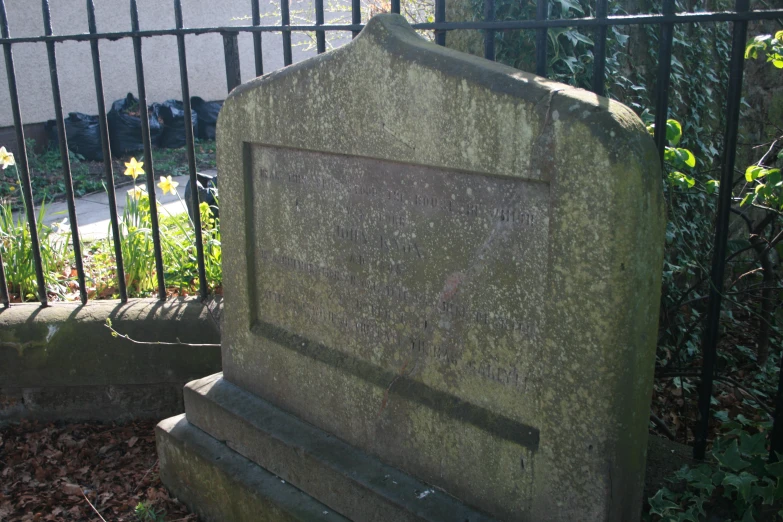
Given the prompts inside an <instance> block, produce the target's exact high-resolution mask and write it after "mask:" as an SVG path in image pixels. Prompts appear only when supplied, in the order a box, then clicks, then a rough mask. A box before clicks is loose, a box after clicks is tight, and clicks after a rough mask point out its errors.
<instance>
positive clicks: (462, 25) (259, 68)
mask: <svg viewBox="0 0 783 522" xmlns="http://www.w3.org/2000/svg"><path fill="white" fill-rule="evenodd" d="M173 2H174V13H175V15H174V20H173V22H174V27H173V28H171V29H156V30H142V29H141V28H140V27H139V13H138V7H137V3H136V0H130V13H131V28H130V30H129V31H114V32H100V31H98V28H97V26H96V21H95V8H94V5H93V0H86V5H87V14H88V22H89V24H88V25H89V32H88V33H86V34H54V31H53V28H52V20H51V15H50V9H49V2H48V0H42V16H43V20H44V28H45V31H44V32H45V34H43V35H40V36H31V37H18V38H14V37H12V36H11V34H10V29H9V20H8V17H7V15H6V6H5V0H0V45H2V46H3V51H4V55H5V63H6V74H7V79H8V87H9V94H10V98H11V105H12V113H13V119H14V128H15V132H16V139H17V144H18V147H19V151H18V153H17V165H18V172H19V175H20V179H21V183H22V186H21V188H22V192H23V194H24V199H25V208H24V211H25V215H26V218H27V222H28V226H29V229H30V236H31V242H32V256H33V264H34V268H35V276H36V285H37V294H38V299H39V301H40V303H41V305H42V306H46V305H47V303H48V297H47V289H46V283H45V279H44V273H43V265H42V259H41V252H40V244H39V241H38V236H37V231H36V215H35V206H34V204H33V196H32V190H31V182H30V171H29V166H28V162H27V151H26V146H25V140H24V129H23V121H22V114H21V111H20V108H19V96H18V93H19V90H18V85H17V79H16V73H15V66H14V61H13V45H15V44H21V43H43V44H45V45H46V48H47V53H48V59H49V68H50V80H51V85H52V94H53V101H54V108H55V116H56V125H57V129H58V136H59V138H58V139H59V146H60V153H61V158H62V163H63V180H64V183H65V187H66V201H67V205H68V215H69V218H70V223H71V234H72V235H71V238H72V243H73V249H74V256H75V258H76V259H75V260H74V262H75V263H74V266H75V267H76V271H77V280H78V285H79V293H80V298H81V301H82V303H86V302H87V292H86V287H85V273H84V266H83V264H82V259H81V257H82V254H81V248H80V244H79V231H78V225H77V220H76V210H75V206H74V205H75V203H74V192H73V187H72V178H71V169H70V163H69V159H68V143H67V136H66V133H65V125H64V116H63V110H62V99H61V91H60V86H59V79H58V73H57V71H58V64H57V58H56V44H58V43H63V42H73V41H76V42H90V46H91V51H92V60H93V72H94V81H95V88H96V95H97V102H98V112H99V127H100V135H101V145H102V150H103V160H104V174H105V178H106V180H105V181H106V184H107V188H108V190H107V191H108V194H109V206H110V217H111V230H112V238H113V243H114V251H115V257H116V276H117V285H118V289H119V295H120V299H121V300H122V301H125V300H127V290H126V281H125V275H124V271H123V252H122V249H121V242H120V228H119V219H118V215H117V206H116V201H115V198H114V176H113V171H112V154H111V148H110V144H109V138H110V137H109V130H108V126H107V120H106V101H105V97H104V90H103V79H102V71H101V59H100V48H99V43H100V42H101V41H113V40H120V39H125V38H130V39H132V42H133V52H134V58H135V66H136V81H137V89H138V93H139V103H140V106H141V107H147V96H146V89H145V79H144V64H143V60H142V41H143V39H144V38H150V37H166V36H169V37H171V36H173V37H175V38H176V40H177V51H178V62H179V71H180V85H181V92H182V99H183V106H184V111H185V118H184V121H185V141H186V151H187V160H188V174H189V178H190V183H191V190H192V192H191V197H192V198H193V202H194V203H195V206H196V207H197V206H198V203H197V202H198V188H197V187H198V183H197V172H196V162H195V148H194V147H195V146H194V141H195V140H194V135H193V127H192V118H191V107H190V103H189V100H190V88H189V78H188V65H187V53H186V45H185V43H186V42H185V37H186V36H189V35H205V34H220V35H222V36H223V43H224V54H225V66H226V79H227V87H228V90H229V91H230V90H231V89H233V88H234V87H236V86H237V85H238V84H239V83H241V77H240V72H239V71H240V69H239V52H238V45H237V35H239V34H240V33H250V34H252V37H253V55H254V61H255V63H254V65H255V73H256V75H258V76H260V75H262V74H263V73H264V64H263V56H262V50H263V40H262V35H263V34H264V33H282V52H283V62H284V64H285V65H290V64H291V63H292V62H293V55H292V42H291V35H292V33H295V32H300V33H311V32H312V33H314V34H315V38H316V49H317V52H318V54H321V53H323V52H325V51H326V33H327V32H336V31H345V32H350V33H351V35H352V36H353V37H355V36H356V35H357V34H358V33H359V31H361V30H362V28H363V27H364V25H363V24H362V23H361V22H362V12H361V4H360V0H351V8H350V17H351V23H350V24H326V23H324V0H314V6H313V7H314V17H315V24H314V25H302V24H294V25H292V24H291V14H290V6H289V0H280V24H279V25H262V24H261V15H260V6H259V0H250V8H251V13H252V15H251V25H242V26H230V27H229V26H217V27H186V24H185V19H184V17H183V12H182V2H181V0H173ZM607 3H608V2H607V0H596V12H595V14H596V15H595V16H594V17H583V18H570V19H551V18H548V12H547V7H548V2H547V1H546V0H537V2H536V13H535V19H531V20H515V21H508V20H503V21H499V20H496V19H495V0H484V12H483V15H484V20H476V21H467V22H448V21H446V8H445V7H446V6H445V0H434V7H435V10H434V21H433V22H428V23H416V24H412V25H413V27H414V28H415V29H419V30H426V31H434V40H435V43H436V44H438V45H445V44H446V34H447V32H448V31H453V30H458V29H459V30H465V29H472V30H479V31H483V32H484V56H485V58H487V59H490V60H494V59H495V39H496V33H497V32H501V31H511V30H529V31H534V32H535V42H536V52H535V72H536V73H537V74H538V75H540V76H546V72H547V45H548V44H547V39H548V34H547V32H548V30H549V29H556V28H563V27H568V28H590V29H594V34H595V44H594V47H593V55H594V59H595V61H594V68H593V78H592V90H593V92H595V93H596V94H599V95H603V94H604V89H605V85H604V83H605V75H606V71H605V69H606V41H607V29H608V28H609V27H616V26H643V25H657V26H658V27H659V35H658V44H659V55H658V75H657V77H658V79H657V85H656V90H655V93H654V100H655V111H656V112H655V116H656V127H655V141H656V146H657V148H658V153H659V155H660V157H661V159H662V158H663V152H664V147H665V143H666V137H665V129H666V120H667V114H668V97H669V79H670V75H671V65H672V39H673V33H674V27H675V25H677V24H693V23H704V22H728V23H733V37H732V55H731V56H732V57H731V64H730V78H729V85H728V95H727V107H726V109H725V114H726V120H727V130H726V133H725V136H724V144H725V147H724V158H723V162H722V173H721V183H720V195H719V207H718V219H717V226H716V231H715V248H714V258H713V264H712V285H711V291H710V299H709V314H708V317H707V319H706V321H707V323H706V324H707V328H706V332H707V333H706V335H705V337H704V341H703V346H702V352H703V355H704V361H705V362H704V366H703V374H702V378H701V387H700V407H699V411H700V424H699V427H698V430H697V433H696V442H695V448H694V454H695V456H696V457H697V458H704V452H705V448H706V444H707V424H708V421H709V416H710V397H711V396H712V381H713V371H714V362H715V354H716V346H717V341H718V325H719V323H718V321H719V318H720V308H721V297H722V279H723V271H724V268H725V264H726V259H725V256H726V240H727V235H728V226H729V221H728V215H729V211H730V207H731V199H730V198H731V187H732V181H733V175H734V161H735V158H734V156H735V153H734V149H735V148H736V143H737V130H738V114H739V105H740V101H741V96H742V73H743V66H744V55H743V51H744V46H745V43H746V42H745V39H746V35H747V26H748V22H750V21H760V20H775V19H783V9H764V10H755V11H751V10H749V0H736V5H735V9H734V10H732V11H721V12H681V13H676V12H674V0H663V9H662V10H663V13H662V14H640V15H611V16H609V15H608V13H607V7H608V6H607ZM390 7H391V11H392V12H393V13H400V8H401V5H400V0H391V4H390ZM140 119H141V122H142V140H143V145H144V161H145V165H146V166H147V172H146V186H147V191H148V194H149V196H150V198H151V205H150V207H151V222H152V233H153V245H154V255H155V267H156V270H157V281H156V283H157V290H158V292H157V293H158V297H159V299H161V300H164V299H166V286H165V281H164V269H165V267H164V266H163V258H162V253H161V239H160V230H159V224H158V216H157V208H156V204H155V202H154V198H155V190H154V189H155V186H154V165H153V158H152V146H151V142H150V129H149V124H148V121H147V118H145V117H141V118H140ZM193 214H194V216H193V221H194V223H193V224H194V229H195V230H196V234H195V238H194V242H195V247H196V257H197V280H198V288H199V295H200V296H201V297H202V298H206V297H207V289H208V286H207V283H208V282H207V280H206V273H205V265H204V246H203V242H202V236H201V234H200V233H199V232H200V230H201V223H200V215H199V212H197V211H196V212H194V213H193ZM2 263H3V260H2V259H0V302H2V304H3V306H4V307H8V306H10V295H9V290H8V285H7V280H6V275H5V270H4V268H3V264H2ZM780 385H781V390H783V379H781V381H780ZM780 396H781V399H780V401H779V409H782V408H783V391H781V393H780ZM779 413H780V415H778V414H776V415H775V426H774V429H773V440H772V447H773V448H778V449H780V448H783V422H778V419H779V418H780V417H781V416H783V411H780V412H779ZM773 458H774V457H773Z"/></svg>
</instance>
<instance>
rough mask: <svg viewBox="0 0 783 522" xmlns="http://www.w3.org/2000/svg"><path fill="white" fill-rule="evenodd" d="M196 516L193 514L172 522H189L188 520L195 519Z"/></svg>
mask: <svg viewBox="0 0 783 522" xmlns="http://www.w3.org/2000/svg"><path fill="white" fill-rule="evenodd" d="M195 516H196V515H195V513H191V514H190V515H188V516H186V517H183V518H178V519H177V520H172V521H171V522H182V521H183V520H187V519H189V518H191V517H195Z"/></svg>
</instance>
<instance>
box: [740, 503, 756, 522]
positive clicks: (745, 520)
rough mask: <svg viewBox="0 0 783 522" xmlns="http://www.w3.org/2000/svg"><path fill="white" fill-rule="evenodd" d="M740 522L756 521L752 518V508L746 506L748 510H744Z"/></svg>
mask: <svg viewBox="0 0 783 522" xmlns="http://www.w3.org/2000/svg"><path fill="white" fill-rule="evenodd" d="M742 522H756V519H755V518H753V506H748V509H746V510H745V514H744V515H742Z"/></svg>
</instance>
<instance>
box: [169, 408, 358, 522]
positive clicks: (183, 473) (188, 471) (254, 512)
mask: <svg viewBox="0 0 783 522" xmlns="http://www.w3.org/2000/svg"><path fill="white" fill-rule="evenodd" d="M155 436H156V441H157V445H158V457H159V458H160V474H161V478H162V479H163V481H164V482H165V483H166V485H167V486H168V488H169V490H170V491H171V492H172V493H173V494H174V495H175V496H176V497H177V498H178V499H179V500H181V501H182V502H184V503H185V504H187V505H188V506H189V507H190V508H191V509H193V510H194V511H195V512H196V513H198V515H199V516H200V517H201V518H202V519H203V520H207V521H210V522H288V521H296V522H312V521H316V520H318V521H324V522H342V521H346V520H347V519H345V518H344V517H342V516H341V515H339V514H338V513H335V512H334V511H332V510H331V509H329V508H328V507H326V506H324V505H323V504H321V503H319V502H318V501H316V500H314V499H313V498H311V497H309V496H307V495H305V494H304V493H302V492H301V491H299V490H298V489H296V488H295V487H293V486H292V485H290V484H288V483H286V482H285V481H284V480H282V479H280V478H278V477H275V476H274V475H272V474H271V473H269V472H267V471H265V470H263V469H262V468H260V467H259V466H257V465H256V464H254V463H252V462H250V461H249V460H247V459H245V458H243V457H242V456H240V455H239V454H237V453H236V452H234V451H231V450H230V449H229V448H228V447H226V445H225V444H222V443H220V442H218V441H216V440H215V439H213V438H212V437H210V436H208V435H207V434H205V433H204V432H202V431H201V430H199V429H198V428H196V427H194V426H193V425H191V424H189V423H188V421H187V420H185V416H184V415H179V416H177V417H171V418H169V419H166V420H164V421H161V422H160V424H158V426H157V428H156V429H155Z"/></svg>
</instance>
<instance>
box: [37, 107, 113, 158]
mask: <svg viewBox="0 0 783 522" xmlns="http://www.w3.org/2000/svg"><path fill="white" fill-rule="evenodd" d="M52 134H53V136H51V137H50V139H53V140H54V141H55V143H57V146H59V141H58V138H57V126H55V127H54V129H53V132H52ZM65 136H66V137H67V138H68V148H69V149H71V150H72V151H73V152H75V153H76V154H79V155H80V156H82V157H84V159H86V160H87V161H103V149H102V148H101V131H100V127H99V126H98V117H97V116H89V115H87V114H82V113H81V112H72V113H70V114H68V117H67V118H65Z"/></svg>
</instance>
